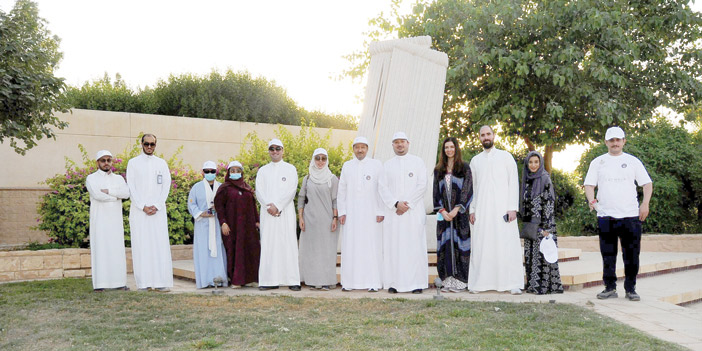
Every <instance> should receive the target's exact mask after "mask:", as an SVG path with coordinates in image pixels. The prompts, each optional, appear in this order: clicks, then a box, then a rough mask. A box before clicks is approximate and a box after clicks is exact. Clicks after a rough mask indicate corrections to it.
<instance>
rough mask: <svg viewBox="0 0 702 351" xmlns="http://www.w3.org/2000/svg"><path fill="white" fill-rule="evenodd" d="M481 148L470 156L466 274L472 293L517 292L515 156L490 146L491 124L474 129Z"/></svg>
mask: <svg viewBox="0 0 702 351" xmlns="http://www.w3.org/2000/svg"><path fill="white" fill-rule="evenodd" d="M479 134H480V143H481V144H482V145H483V149H484V150H483V152H481V153H479V154H477V155H475V156H474V157H473V158H472V159H471V160H470V171H471V173H472V174H473V201H472V202H471V203H470V206H469V208H470V211H469V213H470V216H469V220H470V223H471V225H472V227H471V249H472V250H471V254H470V266H469V267H470V268H469V271H470V274H469V275H468V289H469V290H470V292H472V293H478V292H481V291H487V290H497V291H509V292H510V293H511V294H513V295H519V294H521V293H522V290H521V289H522V288H523V287H524V266H523V265H522V262H523V258H522V255H523V252H522V247H521V243H520V241H519V227H518V226H517V210H518V209H519V176H518V172H517V163H516V162H515V161H514V157H512V155H511V154H510V153H509V152H507V151H504V150H500V149H497V148H496V147H494V141H495V132H494V130H493V129H492V127H490V126H482V127H481V128H480V131H479Z"/></svg>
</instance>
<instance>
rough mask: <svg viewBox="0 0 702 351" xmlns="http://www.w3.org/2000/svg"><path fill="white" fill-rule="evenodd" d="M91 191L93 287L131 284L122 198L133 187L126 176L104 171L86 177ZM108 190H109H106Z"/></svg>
mask: <svg viewBox="0 0 702 351" xmlns="http://www.w3.org/2000/svg"><path fill="white" fill-rule="evenodd" d="M85 187H86V188H87V189H88V193H90V263H91V267H92V275H93V289H114V288H120V287H123V286H127V258H126V255H125V253H124V220H123V218H122V199H128V198H129V188H128V187H127V183H125V182H124V178H122V176H119V175H116V174H114V173H109V174H108V173H107V172H103V171H101V170H98V171H97V172H95V173H93V174H91V175H89V176H88V177H87V178H86V179H85ZM102 189H107V191H108V193H107V194H105V193H103V192H102Z"/></svg>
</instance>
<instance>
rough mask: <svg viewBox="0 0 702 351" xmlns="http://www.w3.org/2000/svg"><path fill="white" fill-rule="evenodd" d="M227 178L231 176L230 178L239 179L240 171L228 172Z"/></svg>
mask: <svg viewBox="0 0 702 351" xmlns="http://www.w3.org/2000/svg"><path fill="white" fill-rule="evenodd" d="M229 178H231V179H232V180H239V179H241V173H230V174H229Z"/></svg>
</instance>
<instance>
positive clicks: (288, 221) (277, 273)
mask: <svg viewBox="0 0 702 351" xmlns="http://www.w3.org/2000/svg"><path fill="white" fill-rule="evenodd" d="M296 193H297V170H296V169H295V166H293V165H291V164H289V163H287V162H285V161H279V162H271V163H269V164H267V165H265V166H263V167H261V168H260V169H259V170H258V174H257V175H256V199H257V200H258V202H259V203H260V204H261V215H260V216H261V219H260V221H261V222H260V223H261V224H260V226H261V263H260V265H259V268H258V284H259V285H260V286H278V285H300V268H299V264H298V261H297V231H296V225H297V216H296V215H295V205H294V203H293V198H295V194H296ZM270 203H272V204H274V205H275V207H276V208H278V210H280V211H281V213H280V217H275V216H272V215H271V214H269V213H268V211H267V209H266V205H268V204H270Z"/></svg>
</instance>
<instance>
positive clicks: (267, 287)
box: [258, 286, 278, 291]
mask: <svg viewBox="0 0 702 351" xmlns="http://www.w3.org/2000/svg"><path fill="white" fill-rule="evenodd" d="M273 289H278V287H277V286H259V287H258V290H261V291H263V290H273Z"/></svg>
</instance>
